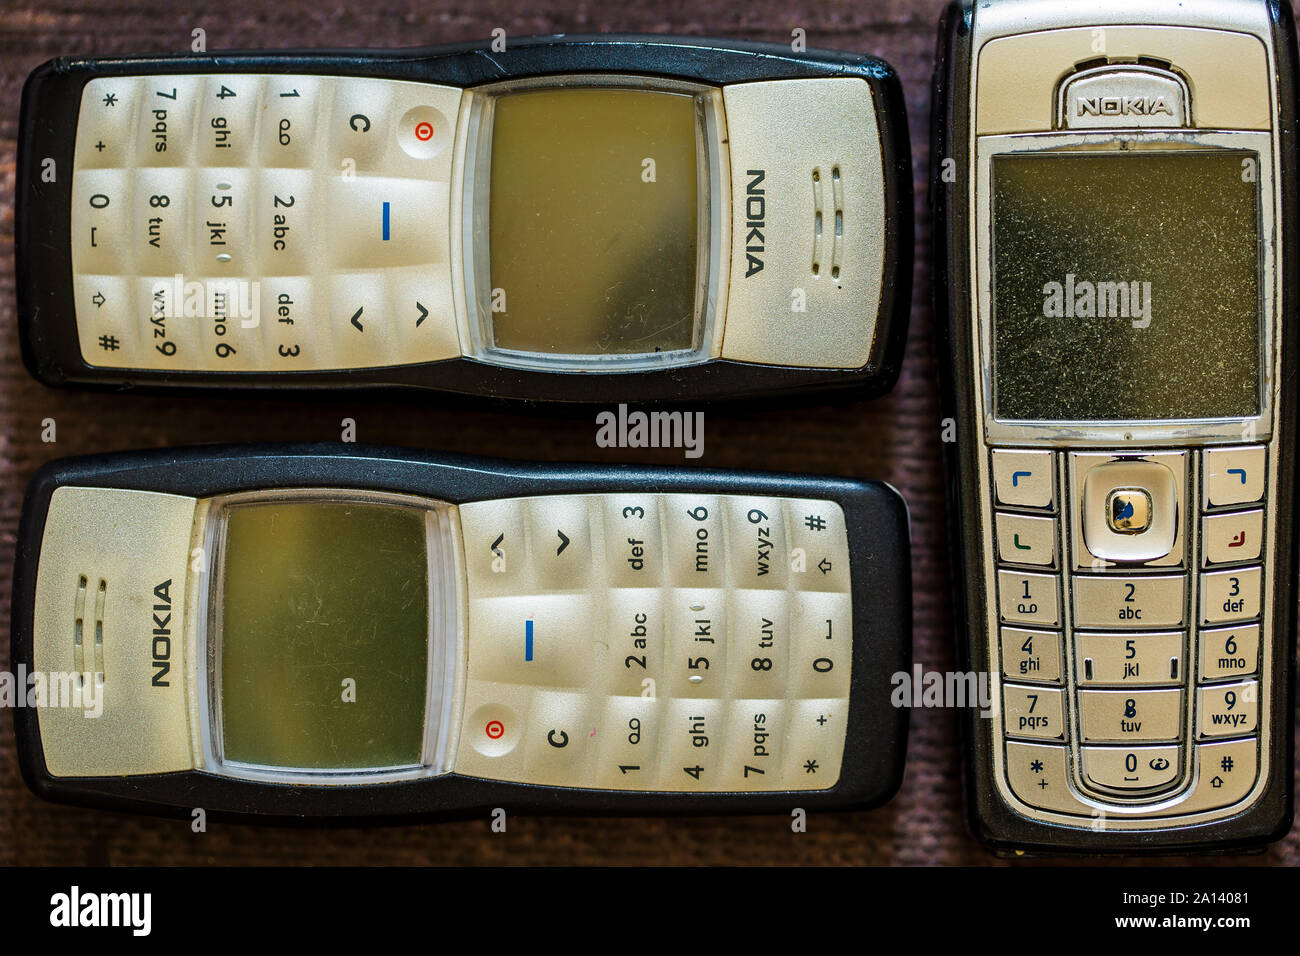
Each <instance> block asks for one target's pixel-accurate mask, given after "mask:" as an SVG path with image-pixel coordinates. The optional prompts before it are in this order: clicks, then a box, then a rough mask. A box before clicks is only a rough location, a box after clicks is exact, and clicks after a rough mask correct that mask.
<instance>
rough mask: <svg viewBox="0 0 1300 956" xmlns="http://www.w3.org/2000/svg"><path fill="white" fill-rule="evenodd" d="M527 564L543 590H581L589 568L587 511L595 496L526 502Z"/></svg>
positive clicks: (597, 504) (595, 501)
mask: <svg viewBox="0 0 1300 956" xmlns="http://www.w3.org/2000/svg"><path fill="white" fill-rule="evenodd" d="M526 503H527V513H528V517H527V532H526V533H527V535H528V561H529V563H530V564H531V565H532V566H533V568H534V569H535V571H536V572H537V575H538V584H539V585H540V586H541V587H542V588H544V589H550V588H555V589H563V590H572V589H574V588H579V587H584V586H586V583H587V575H588V572H589V569H590V567H591V536H590V533H589V531H588V528H589V525H590V521H589V517H588V512H589V510H590V509H594V508H599V507H600V498H599V497H598V496H590V497H588V496H582V495H572V496H570V495H554V496H544V497H538V498H528V499H526Z"/></svg>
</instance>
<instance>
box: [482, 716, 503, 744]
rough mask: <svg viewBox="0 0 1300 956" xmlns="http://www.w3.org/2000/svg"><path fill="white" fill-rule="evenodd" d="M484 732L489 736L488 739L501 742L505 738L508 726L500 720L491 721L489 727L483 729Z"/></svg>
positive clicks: (488, 723)
mask: <svg viewBox="0 0 1300 956" xmlns="http://www.w3.org/2000/svg"><path fill="white" fill-rule="evenodd" d="M483 732H484V733H485V734H487V735H488V738H489V739H491V740H500V739H501V738H502V737H503V736H505V732H506V725H505V724H503V723H501V721H499V720H489V721H488V722H487V726H486V727H484V728H483Z"/></svg>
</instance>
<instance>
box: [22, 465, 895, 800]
mask: <svg viewBox="0 0 1300 956" xmlns="http://www.w3.org/2000/svg"><path fill="white" fill-rule="evenodd" d="M20 538H21V543H20V545H19V547H18V557H17V566H16V570H15V577H14V598H15V603H14V614H13V654H12V659H13V661H14V662H15V666H16V667H17V668H19V669H20V670H21V671H24V672H25V673H26V674H27V675H32V676H31V677H30V678H29V682H30V686H32V687H34V686H36V682H43V683H44V685H45V687H46V688H47V689H46V691H45V692H44V694H45V696H44V697H40V698H37V699H35V703H36V704H37V706H34V707H24V708H20V709H19V710H18V711H16V715H17V721H16V726H17V732H18V741H19V750H20V755H21V756H20V759H21V764H22V769H23V774H24V777H25V779H26V780H27V782H28V784H29V785H30V786H31V787H32V788H33V789H34V790H35V791H36V792H37V793H39V794H41V795H42V796H45V797H48V798H50V799H54V800H59V801H66V802H71V803H81V804H89V805H97V806H105V807H113V808H118V809H128V810H142V811H150V812H156V813H163V814H166V813H189V812H191V811H192V809H193V808H198V807H202V808H204V809H205V810H206V811H207V812H214V813H220V814H223V815H224V814H229V815H240V816H247V817H250V818H259V817H260V818H280V817H300V818H341V817H345V818H356V819H358V820H364V819H366V818H401V817H405V816H411V815H434V814H448V813H457V812H459V813H468V812H473V811H474V810H476V809H482V808H491V807H506V808H514V809H518V810H531V811H551V812H572V813H580V812H624V813H645V814H657V813H688V812H689V813H714V812H742V811H743V812H757V811H764V810H786V811H788V810H789V809H790V808H791V807H795V806H798V807H804V808H807V809H815V808H820V809H830V808H840V807H861V806H870V805H874V804H878V803H881V802H883V801H884V800H886V799H888V798H889V797H890V796H891V795H892V794H893V792H894V791H895V790H896V789H897V787H898V784H899V781H900V779H901V775H902V762H903V754H904V747H905V743H906V733H907V718H906V712H905V711H904V710H902V709H899V708H895V707H893V706H892V705H891V703H890V701H889V696H890V689H891V675H893V674H895V673H897V672H899V671H900V670H906V668H907V665H908V662H909V660H910V641H911V604H910V597H911V582H910V562H909V555H908V528H907V515H906V510H905V507H904V505H903V501H902V499H901V498H900V497H899V495H898V493H897V492H895V491H894V490H893V489H892V488H890V487H889V486H887V485H884V484H881V483H878V482H861V481H851V480H847V479H835V478H811V477H799V476H793V475H766V474H746V473H739V472H722V471H683V470H668V469H653V468H645V469H628V468H625V467H619V468H609V467H599V466H586V465H563V466H562V465H554V464H532V463H528V464H526V463H521V462H505V461H490V460H486V459H476V458H458V457H442V456H432V455H428V454H418V453H414V452H410V451H401V450H396V449H382V448H363V447H357V446H338V445H333V446H322V445H316V446H310V445H309V446H279V447H271V446H228V447H208V448H195V449H188V450H181V451H156V452H146V453H136V454H130V453H128V454H117V455H105V456H103V457H94V458H82V459H66V460H63V461H57V462H54V463H52V464H50V465H47V466H45V467H44V468H43V469H42V470H41V471H40V472H38V473H37V475H36V477H35V478H34V479H33V481H32V484H31V486H30V488H29V491H28V497H27V500H26V504H25V507H24V517H23V523H22V530H21V532H20Z"/></svg>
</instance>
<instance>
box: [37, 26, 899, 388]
mask: <svg viewBox="0 0 1300 956" xmlns="http://www.w3.org/2000/svg"><path fill="white" fill-rule="evenodd" d="M20 139H21V146H20V152H21V158H20V160H19V167H20V170H21V171H20V172H19V174H18V178H19V183H20V185H19V187H18V191H17V192H18V207H17V223H16V232H17V242H16V247H17V265H18V276H19V281H18V294H19V314H20V326H21V330H22V341H23V354H24V356H25V359H26V362H27V365H28V367H29V368H30V369H31V371H32V372H33V373H34V374H35V375H36V377H37V378H39V379H41V380H42V381H44V382H46V383H49V384H56V385H101V386H111V385H116V386H200V387H207V388H254V389H258V388H281V387H283V388H306V389H329V388H359V387H371V388H384V387H388V386H392V387H410V388H427V389H444V390H449V391H452V392H459V393H466V394H470V395H478V396H489V397H493V398H507V399H523V400H541V401H556V402H591V401H596V402H610V401H661V400H662V401H672V400H703V399H725V398H731V397H738V396H754V395H761V394H767V395H770V394H787V393H794V392H801V391H805V390H815V389H820V388H827V387H833V386H837V385H843V386H854V387H857V388H859V389H860V390H861V392H862V394H873V393H878V392H883V391H885V390H887V389H888V388H890V387H891V386H892V384H893V382H894V380H895V378H896V377H897V373H898V366H899V362H900V359H901V356H902V348H903V340H904V338H905V337H906V325H907V311H908V307H909V299H910V281H911V280H910V276H911V247H912V212H911V210H912V198H911V195H912V194H911V188H912V187H911V172H910V160H909V151H908V140H907V123H906V119H905V117H904V112H903V99H902V94H901V90H900V87H899V82H898V78H897V75H896V74H895V73H894V72H893V70H892V69H891V68H890V67H889V65H888V64H886V63H884V62H883V61H881V60H878V59H875V58H873V57H869V56H860V55H855V54H848V53H837V52H811V53H792V52H791V50H790V49H789V48H788V47H779V46H772V45H763V44H751V43H738V42H732V41H708V40H698V39H673V38H664V37H619V36H604V37H586V38H582V37H573V38H568V37H547V38H537V39H528V40H520V41H509V42H508V44H507V47H506V49H505V50H503V51H492V50H489V49H488V48H487V46H486V44H480V45H470V44H465V45H459V46H449V47H438V48H431V49H414V50H399V51H392V50H376V51H352V52H321V51H316V52H285V53H248V54H229V55H227V54H222V55H219V56H162V57H128V58H83V59H58V60H54V61H51V62H50V63H47V64H46V65H44V66H42V67H40V68H39V69H38V70H36V72H35V73H33V74H32V76H31V78H30V79H29V80H28V83H27V86H26V89H25V91H24V95H23V118H22V123H21V135H20Z"/></svg>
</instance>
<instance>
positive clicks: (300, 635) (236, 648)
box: [219, 500, 429, 770]
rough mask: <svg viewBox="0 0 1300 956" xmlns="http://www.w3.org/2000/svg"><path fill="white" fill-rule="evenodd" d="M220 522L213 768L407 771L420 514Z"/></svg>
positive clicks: (327, 508) (413, 707)
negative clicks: (219, 746) (226, 764)
mask: <svg viewBox="0 0 1300 956" xmlns="http://www.w3.org/2000/svg"><path fill="white" fill-rule="evenodd" d="M226 515H227V517H226V532H225V542H224V546H223V550H222V560H221V607H220V611H219V613H220V622H221V635H220V649H219V654H220V691H221V705H220V706H221V729H222V741H223V755H224V759H226V760H228V761H234V762H238V763H248V764H256V765H261V766H269V767H283V768H294V769H309V770H358V769H365V768H376V769H378V768H387V767H400V766H411V765H414V764H418V763H420V761H421V754H422V746H423V739H424V710H425V696H426V687H427V683H428V678H427V673H428V667H427V663H426V661H427V658H428V617H429V587H428V558H427V556H426V545H425V537H426V534H425V514H424V512H422V511H420V510H419V509H416V508H406V507H400V506H392V505H384V504H372V503H358V502H346V501H327V500H305V501H277V502H266V503H246V504H233V505H231V506H229V508H228V510H227V512H226Z"/></svg>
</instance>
